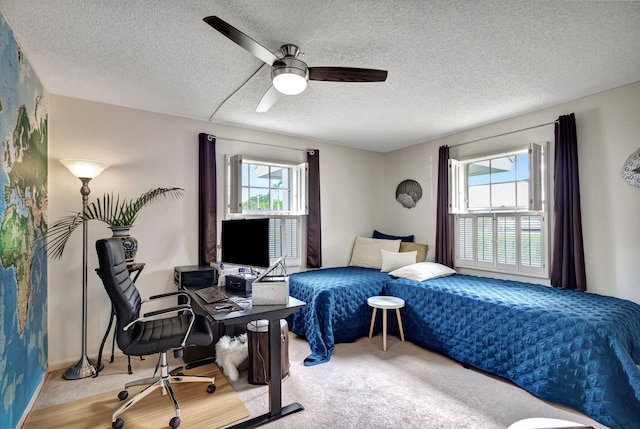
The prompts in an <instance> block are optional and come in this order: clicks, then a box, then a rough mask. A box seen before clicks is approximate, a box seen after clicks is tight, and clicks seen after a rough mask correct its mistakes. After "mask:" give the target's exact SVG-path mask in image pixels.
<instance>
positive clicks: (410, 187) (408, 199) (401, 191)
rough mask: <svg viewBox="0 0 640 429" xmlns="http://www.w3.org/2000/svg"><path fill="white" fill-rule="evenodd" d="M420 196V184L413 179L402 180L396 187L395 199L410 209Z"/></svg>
mask: <svg viewBox="0 0 640 429" xmlns="http://www.w3.org/2000/svg"><path fill="white" fill-rule="evenodd" d="M420 198H422V186H420V184H419V183H418V182H416V181H415V180H411V179H407V180H403V181H402V182H400V183H399V184H398V186H397V187H396V201H397V202H399V203H400V204H402V207H406V208H408V209H411V208H413V207H415V206H416V203H417V202H418V201H419V200H420Z"/></svg>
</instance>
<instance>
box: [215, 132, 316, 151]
mask: <svg viewBox="0 0 640 429" xmlns="http://www.w3.org/2000/svg"><path fill="white" fill-rule="evenodd" d="M209 135H210V136H212V134H209ZM213 137H215V138H217V139H220V140H228V141H232V142H239V143H249V144H257V145H261V146H270V147H278V148H281V149H289V150H297V151H300V152H308V153H309V154H310V155H313V154H314V153H315V151H314V149H298V148H295V147H288V146H282V145H277V144H269V143H261V142H252V141H249V140H241V139H233V138H229V137H218V136H213Z"/></svg>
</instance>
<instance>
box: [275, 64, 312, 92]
mask: <svg viewBox="0 0 640 429" xmlns="http://www.w3.org/2000/svg"><path fill="white" fill-rule="evenodd" d="M285 70H286V69H280V70H275V71H274V72H273V86H275V87H276V89H277V90H278V92H280V93H282V94H285V95H296V94H300V93H301V92H302V91H304V90H305V88H306V87H307V77H306V73H305V72H303V71H301V70H298V69H288V70H286V71H285Z"/></svg>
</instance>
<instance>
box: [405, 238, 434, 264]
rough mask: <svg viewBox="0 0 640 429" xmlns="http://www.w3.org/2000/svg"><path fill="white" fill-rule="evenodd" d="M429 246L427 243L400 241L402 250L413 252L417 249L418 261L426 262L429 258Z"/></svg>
mask: <svg viewBox="0 0 640 429" xmlns="http://www.w3.org/2000/svg"><path fill="white" fill-rule="evenodd" d="M428 248H429V246H427V245H426V244H418V243H406V242H404V241H403V242H402V243H400V251H401V252H412V251H414V250H415V251H417V252H418V256H416V262H424V261H426V260H427V250H428Z"/></svg>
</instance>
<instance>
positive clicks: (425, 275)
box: [389, 262, 456, 282]
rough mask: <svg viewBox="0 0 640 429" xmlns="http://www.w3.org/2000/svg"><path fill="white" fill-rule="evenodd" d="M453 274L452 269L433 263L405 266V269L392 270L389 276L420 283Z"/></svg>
mask: <svg viewBox="0 0 640 429" xmlns="http://www.w3.org/2000/svg"><path fill="white" fill-rule="evenodd" d="M455 273H456V271H455V270H454V269H452V268H449V267H447V266H446V265H441V264H437V263H435V262H418V263H417V264H413V265H407V266H406V267H402V268H398V269H397V270H393V271H391V272H390V273H389V274H390V275H392V276H393V277H404V278H405V279H409V280H417V281H419V282H421V281H423V280H429V279H435V278H438V277H445V276H450V275H451V274H455Z"/></svg>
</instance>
